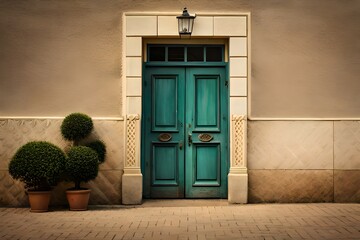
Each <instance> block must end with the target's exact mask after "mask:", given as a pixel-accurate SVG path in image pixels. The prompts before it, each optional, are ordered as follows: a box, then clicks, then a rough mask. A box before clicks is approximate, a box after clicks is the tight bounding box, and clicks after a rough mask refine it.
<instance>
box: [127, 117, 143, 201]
mask: <svg viewBox="0 0 360 240" xmlns="http://www.w3.org/2000/svg"><path fill="white" fill-rule="evenodd" d="M125 127H126V136H125V142H126V151H125V161H124V174H123V176H122V203H123V204H141V202H142V174H141V170H140V131H141V129H140V116H139V115H137V114H136V115H128V116H127V117H126V120H125Z"/></svg>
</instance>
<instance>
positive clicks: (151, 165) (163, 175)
mask: <svg viewBox="0 0 360 240" xmlns="http://www.w3.org/2000/svg"><path fill="white" fill-rule="evenodd" d="M225 76H226V75H225V68H221V67H212V68H205V67H198V68H194V67H161V68H159V67H148V68H146V70H145V71H144V80H143V81H144V83H143V89H144V91H143V118H142V121H143V125H142V127H143V132H144V134H143V141H142V145H143V146H142V147H143V152H142V159H143V160H142V164H143V173H144V197H148V198H184V197H186V198H226V196H227V181H226V178H227V173H228V163H227V162H228V127H227V121H228V116H227V115H228V90H227V87H226V84H225Z"/></svg>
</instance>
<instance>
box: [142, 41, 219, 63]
mask: <svg viewBox="0 0 360 240" xmlns="http://www.w3.org/2000/svg"><path fill="white" fill-rule="evenodd" d="M147 61H148V62H223V61H224V45H148V54H147Z"/></svg>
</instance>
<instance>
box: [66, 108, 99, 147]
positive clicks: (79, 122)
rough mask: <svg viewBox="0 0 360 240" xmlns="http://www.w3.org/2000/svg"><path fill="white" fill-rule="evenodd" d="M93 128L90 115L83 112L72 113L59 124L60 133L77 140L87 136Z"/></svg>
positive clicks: (69, 138) (71, 139)
mask: <svg viewBox="0 0 360 240" xmlns="http://www.w3.org/2000/svg"><path fill="white" fill-rule="evenodd" d="M93 128H94V124H93V121H92V119H91V117H89V116H88V115H86V114H83V113H72V114H70V115H68V116H66V117H65V119H64V120H63V122H62V124H61V134H62V135H63V137H64V138H65V139H67V140H70V141H79V140H81V139H83V138H85V137H87V136H88V135H89V134H90V133H91V131H92V130H93Z"/></svg>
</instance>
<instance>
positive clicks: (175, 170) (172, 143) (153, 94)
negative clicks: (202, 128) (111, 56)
mask: <svg viewBox="0 0 360 240" xmlns="http://www.w3.org/2000/svg"><path fill="white" fill-rule="evenodd" d="M143 81H144V84H143V87H144V91H143V93H144V95H143V125H142V126H143V129H144V130H143V132H144V135H143V143H142V144H143V154H142V158H143V164H144V167H143V173H144V196H145V197H151V198H183V197H184V165H185V164H184V150H183V148H182V149H180V145H181V144H183V139H184V129H183V121H184V94H183V92H184V84H185V83H184V81H185V69H184V68H165V69H164V68H149V69H147V70H146V71H145V73H144V80H143Z"/></svg>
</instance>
